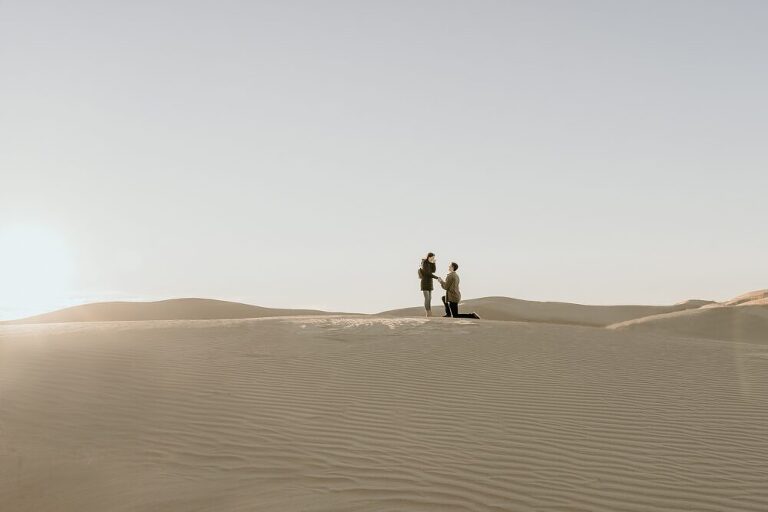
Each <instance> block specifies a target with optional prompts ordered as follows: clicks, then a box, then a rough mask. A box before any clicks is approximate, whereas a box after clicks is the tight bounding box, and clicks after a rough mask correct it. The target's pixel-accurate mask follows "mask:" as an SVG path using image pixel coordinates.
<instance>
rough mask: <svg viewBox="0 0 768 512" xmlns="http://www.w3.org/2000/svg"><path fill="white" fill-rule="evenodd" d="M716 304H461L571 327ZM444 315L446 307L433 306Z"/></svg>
mask: <svg viewBox="0 0 768 512" xmlns="http://www.w3.org/2000/svg"><path fill="white" fill-rule="evenodd" d="M706 304H712V301H705V300H688V301H685V302H681V303H679V304H674V305H671V306H643V305H637V306H633V305H626V306H624V305H620V306H593V305H583V304H572V303H568V302H537V301H528V300H521V299H512V298H509V297H483V298H479V299H469V300H465V301H463V302H462V303H461V305H460V309H461V311H476V312H477V313H478V314H479V315H480V316H481V317H482V318H483V319H486V320H504V321H516V322H535V323H548V324H568V325H581V326H590V327H606V326H608V325H611V324H614V323H617V322H623V321H626V320H631V319H635V318H641V317H645V316H651V315H658V314H661V313H671V312H675V311H685V310H688V309H696V308H699V307H701V306H703V305H706ZM432 308H433V311H435V312H436V313H437V314H442V308H441V307H437V306H436V305H433V306H432ZM423 314H424V310H423V308H420V307H413V308H404V309H395V310H391V311H385V312H383V313H380V315H382V316H422V315H423Z"/></svg>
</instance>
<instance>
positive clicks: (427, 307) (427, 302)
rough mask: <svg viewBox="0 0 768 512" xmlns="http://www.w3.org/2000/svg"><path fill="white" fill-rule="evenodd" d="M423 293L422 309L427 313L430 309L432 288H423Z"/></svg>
mask: <svg viewBox="0 0 768 512" xmlns="http://www.w3.org/2000/svg"><path fill="white" fill-rule="evenodd" d="M422 293H424V310H425V311H426V312H427V313H429V312H431V311H432V290H423V291H422Z"/></svg>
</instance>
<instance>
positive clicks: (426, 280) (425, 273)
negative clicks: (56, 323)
mask: <svg viewBox="0 0 768 512" xmlns="http://www.w3.org/2000/svg"><path fill="white" fill-rule="evenodd" d="M436 270H437V265H436V264H435V253H433V252H430V253H428V254H427V257H426V258H424V259H423V260H421V268H420V269H419V277H420V278H421V292H422V293H423V294H424V310H425V311H426V313H427V316H432V290H433V289H434V288H433V286H432V280H433V279H437V278H438V277H437V276H436V275H435V271H436Z"/></svg>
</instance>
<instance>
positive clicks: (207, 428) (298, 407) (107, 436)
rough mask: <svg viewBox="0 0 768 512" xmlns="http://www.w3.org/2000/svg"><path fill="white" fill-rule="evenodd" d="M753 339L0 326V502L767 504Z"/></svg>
mask: <svg viewBox="0 0 768 512" xmlns="http://www.w3.org/2000/svg"><path fill="white" fill-rule="evenodd" d="M766 397H768V347H766V346H765V345H761V344H749V343H730V342H720V341H715V340H692V339H682V338H681V339H670V338H664V337H653V336H650V335H642V336H641V335H636V334H633V333H621V332H617V331H610V330H604V329H596V328H587V327H574V326H554V325H535V324H522V323H514V322H485V321H484V322H473V321H464V322H461V323H457V322H452V321H451V320H450V319H432V320H426V319H407V318H360V317H356V318H345V317H331V318H317V317H301V318H283V319H255V320H226V321H156V322H131V323H120V322H118V323H95V324H88V325H86V324H76V325H68V326H57V325H47V326H9V327H2V328H0V509H2V510H9V511H10V510H13V511H35V512H43V511H56V512H62V511H70V510H71V511H79V512H84V511H107V510H108V511H118V512H120V511H125V512H132V511H184V512H188V511H209V510H210V511H214V510H215V511H254V510H256V511H281V512H285V511H334V512H336V511H410V510H413V511H441V512H442V511H465V510H471V511H534V510H535V511H606V512H618V511H643V512H645V511H657V510H659V511H660V510H665V511H671V510H696V511H713V512H714V511H731V510H744V511H756V512H757V511H760V512H764V511H766V510H768V399H766Z"/></svg>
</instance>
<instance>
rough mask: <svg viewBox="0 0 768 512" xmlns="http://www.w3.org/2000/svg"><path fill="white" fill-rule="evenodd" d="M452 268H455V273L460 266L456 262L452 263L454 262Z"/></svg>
mask: <svg viewBox="0 0 768 512" xmlns="http://www.w3.org/2000/svg"><path fill="white" fill-rule="evenodd" d="M451 266H452V267H453V271H454V272H456V271H457V270H459V264H458V263H456V262H455V261H452V262H451Z"/></svg>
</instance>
